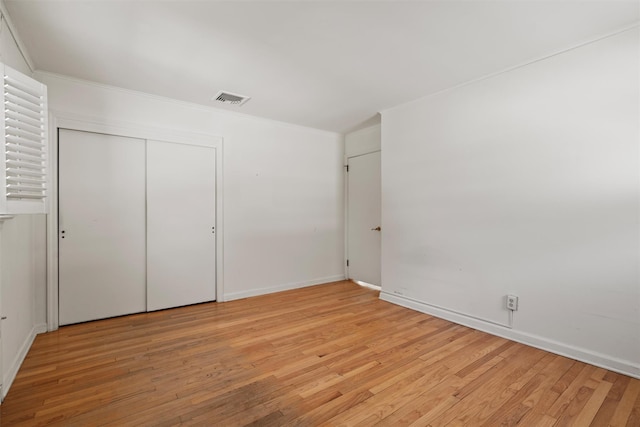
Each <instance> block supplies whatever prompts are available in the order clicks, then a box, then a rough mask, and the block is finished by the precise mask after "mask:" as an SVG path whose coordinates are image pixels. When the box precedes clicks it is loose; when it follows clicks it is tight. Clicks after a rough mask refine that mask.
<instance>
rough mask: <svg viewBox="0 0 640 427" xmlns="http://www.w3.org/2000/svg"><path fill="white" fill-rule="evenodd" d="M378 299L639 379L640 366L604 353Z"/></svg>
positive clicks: (401, 300) (400, 300)
mask: <svg viewBox="0 0 640 427" xmlns="http://www.w3.org/2000/svg"><path fill="white" fill-rule="evenodd" d="M380 299H381V300H383V301H387V302H390V303H393V304H397V305H400V306H402V307H406V308H410V309H412V310H416V311H419V312H421V313H426V314H430V315H432V316H435V317H439V318H441V319H445V320H449V321H451V322H453V323H457V324H459V325H463V326H468V327H470V328H473V329H477V330H479V331H482V332H487V333H489V334H492V335H497V336H499V337H502V338H506V339H508V340H511V341H516V342H519V343H522V344H526V345H529V346H531V347H535V348H539V349H541V350H545V351H548V352H551V353H554V354H558V355H560V356H565V357H568V358H570V359H575V360H579V361H581V362H585V363H589V364H591V365H595V366H599V367H601V368H605V369H608V370H610V371H614V372H618V373H621V374H624V375H628V376H630V377H633V378H638V379H640V364H637V363H634V362H632V361H629V360H623V359H618V358H615V357H611V356H608V355H606V354H602V353H597V352H595V351H591V350H588V349H585V348H580V347H575V346H572V345H568V344H564V343H561V342H558V341H554V340H551V339H548V338H545V337H541V336H539V335H533V334H529V333H527V332H522V331H518V330H515V329H509V328H507V327H503V326H499V325H496V324H492V323H489V322H484V321H482V320H479V319H477V318H473V317H469V316H466V315H464V314H461V313H457V312H455V313H454V312H451V311H448V310H446V309H442V308H438V307H434V306H431V305H429V304H427V303H424V302H421V301H418V300H414V299H412V298H407V297H405V296H400V295H394V294H390V293H388V292H385V291H384V290H383V291H381V292H380Z"/></svg>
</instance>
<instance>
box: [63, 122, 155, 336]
mask: <svg viewBox="0 0 640 427" xmlns="http://www.w3.org/2000/svg"><path fill="white" fill-rule="evenodd" d="M58 140H59V151H58V153H59V156H58V158H59V168H58V170H59V236H58V244H59V304H60V307H59V320H60V324H61V325H67V324H71V323H77V322H84V321H87V320H94V319H102V318H105V317H112V316H119V315H123V314H129V313H137V312H142V311H145V310H146V291H145V289H146V288H145V266H146V262H145V141H144V140H141V139H134V138H125V137H120V136H113V135H103V134H97V133H90V132H80V131H73V130H63V129H60V131H59V137H58Z"/></svg>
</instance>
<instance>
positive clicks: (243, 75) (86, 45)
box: [5, 0, 640, 132]
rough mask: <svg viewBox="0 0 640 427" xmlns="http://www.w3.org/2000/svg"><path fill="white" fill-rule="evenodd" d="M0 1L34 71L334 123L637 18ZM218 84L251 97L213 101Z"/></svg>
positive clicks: (416, 6) (521, 6)
mask: <svg viewBox="0 0 640 427" xmlns="http://www.w3.org/2000/svg"><path fill="white" fill-rule="evenodd" d="M5 3H6V7H7V10H8V12H9V15H10V18H11V19H12V21H13V23H14V24H15V27H16V28H17V30H18V33H19V35H20V37H21V39H22V41H23V42H24V44H25V46H26V48H27V51H28V53H29V55H30V56H31V58H32V60H33V62H34V64H35V66H36V68H37V69H38V70H42V71H48V72H53V73H59V74H64V75H68V76H73V77H77V78H80V79H85V80H91V81H95V82H99V83H104V84H109V85H114V86H120V87H123V88H128V89H134V90H139V91H143V92H148V93H152V94H157V95H161V96H166V97H170V98H175V99H179V100H184V101H190V102H195V103H198V104H204V105H210V106H214V107H219V108H223V109H229V110H233V111H239V112H242V113H245V114H251V115H256V116H261V117H266V118H271V119H275V120H281V121H285V122H290V123H295V124H299V125H304V126H310V127H314V128H319V129H326V130H331V131H337V132H344V131H347V130H350V129H353V128H356V127H358V126H360V125H361V124H362V123H363V122H365V121H367V120H369V119H371V118H372V117H375V116H376V113H377V112H378V111H380V110H382V109H385V108H389V107H392V106H395V105H398V104H401V103H404V102H407V101H410V100H413V99H416V98H419V97H421V96H424V95H428V94H430V93H434V92H437V91H440V90H442V89H446V88H449V87H452V86H455V85H457V84H460V83H463V82H466V81H469V80H473V79H477V78H480V77H482V76H485V75H487V74H491V73H494V72H497V71H500V70H504V69H506V68H509V67H512V66H515V65H519V64H522V63H525V62H527V61H530V60H534V59H537V58H540V57H543V56H546V55H550V54H553V53H556V52H558V51H560V50H563V49H566V48H570V47H573V46H575V45H576V44H578V43H582V42H584V41H588V40H591V39H593V38H595V37H599V36H602V35H605V34H607V33H610V32H612V31H615V30H617V29H620V28H622V27H626V26H629V25H633V24H634V23H637V22H638V19H639V14H640V12H639V6H638V2H637V1H616V0H604V1H570V0H557V1H540V0H538V1H519V0H510V1H507V0H503V1H466V2H462V1H423V2H417V1H413V2H400V1H386V2H368V1H333V2H328V1H323V2H316V1H287V2H271V1H256V2H246V1H234V2H231V1H228V2H219V1H135V0H130V1H113V0H112V1H70V0H69V1H49V0H31V1H24V0H5ZM219 90H227V91H231V92H236V93H240V94H244V95H248V96H251V97H252V99H251V100H250V101H249V102H248V103H247V104H245V105H244V106H242V107H234V106H226V105H223V104H219V103H216V102H214V101H211V98H212V97H213V96H214V95H215V94H216V93H217V92H218V91H219Z"/></svg>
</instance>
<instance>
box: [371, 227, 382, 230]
mask: <svg viewBox="0 0 640 427" xmlns="http://www.w3.org/2000/svg"><path fill="white" fill-rule="evenodd" d="M380 230H382V227H380V226H377V227H376V228H372V229H371V231H380Z"/></svg>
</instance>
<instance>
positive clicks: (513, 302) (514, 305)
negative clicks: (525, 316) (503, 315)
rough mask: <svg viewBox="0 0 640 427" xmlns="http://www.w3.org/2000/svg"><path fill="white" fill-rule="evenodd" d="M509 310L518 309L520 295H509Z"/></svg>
mask: <svg viewBox="0 0 640 427" xmlns="http://www.w3.org/2000/svg"><path fill="white" fill-rule="evenodd" d="M507 310H511V311H516V310H518V297H517V296H515V295H507Z"/></svg>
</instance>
